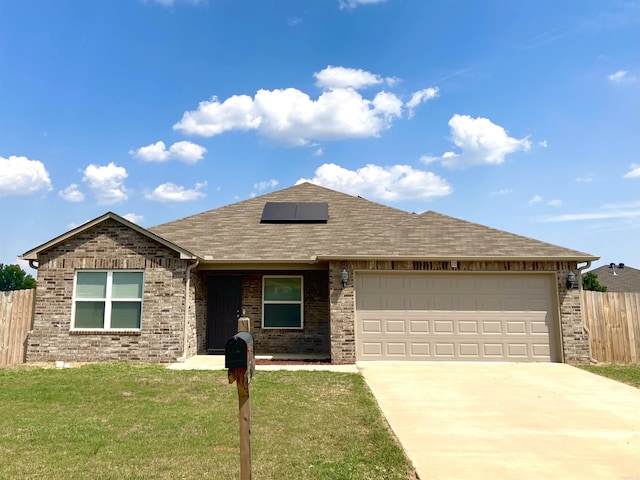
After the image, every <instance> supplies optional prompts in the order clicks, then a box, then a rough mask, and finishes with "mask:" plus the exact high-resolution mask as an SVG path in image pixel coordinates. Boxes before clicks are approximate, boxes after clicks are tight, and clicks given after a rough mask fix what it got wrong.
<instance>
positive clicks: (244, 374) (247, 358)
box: [224, 332, 255, 480]
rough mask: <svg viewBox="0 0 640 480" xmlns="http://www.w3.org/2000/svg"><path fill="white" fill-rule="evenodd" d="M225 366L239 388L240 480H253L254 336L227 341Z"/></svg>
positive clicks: (232, 338) (244, 334)
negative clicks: (251, 383)
mask: <svg viewBox="0 0 640 480" xmlns="http://www.w3.org/2000/svg"><path fill="white" fill-rule="evenodd" d="M224 354H225V360H224V366H225V368H228V369H229V371H228V377H229V383H233V382H236V385H237V387H238V424H239V426H240V480H251V395H250V391H249V383H250V382H251V378H252V377H253V372H254V370H255V354H254V351H253V336H252V335H251V334H250V333H249V332H238V333H237V334H236V335H234V336H233V337H231V338H230V339H229V340H227V343H226V345H225V348H224Z"/></svg>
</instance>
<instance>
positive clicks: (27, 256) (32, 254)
mask: <svg viewBox="0 0 640 480" xmlns="http://www.w3.org/2000/svg"><path fill="white" fill-rule="evenodd" d="M107 220H114V221H116V222H118V223H121V224H123V225H125V226H126V227H128V228H130V229H132V230H134V231H136V232H138V233H139V234H141V235H143V236H145V237H147V238H149V239H151V240H154V241H156V242H158V243H161V244H162V245H164V246H165V247H168V248H170V249H171V250H174V251H175V252H177V253H179V254H180V258H181V259H196V258H197V256H196V255H194V254H193V253H191V252H189V251H188V250H185V249H184V248H182V247H180V246H178V245H176V244H175V243H173V242H171V241H168V240H166V239H164V238H162V237H160V236H158V235H157V234H155V233H152V232H150V231H149V230H147V229H145V228H143V227H141V226H140V225H137V224H135V223H133V222H130V221H129V220H127V219H126V218H123V217H121V216H120V215H117V214H115V213H113V212H107V213H105V214H104V215H101V216H99V217H97V218H94V219H93V220H90V221H88V222H87V223H85V224H83V225H80V226H79V227H77V228H74V229H73V230H69V231H68V232H66V233H63V234H62V235H59V236H57V237H55V238H54V239H52V240H49V241H48V242H45V243H43V244H42V245H40V246H38V247H36V248H34V249H31V250H29V251H28V252H25V253H24V254H22V255H21V256H20V258H22V259H23V260H30V261H34V260H36V261H37V260H38V255H39V254H40V253H41V252H44V251H45V250H48V249H50V248H52V247H55V246H56V245H58V244H60V243H62V242H64V241H66V240H68V239H70V238H71V237H74V236H76V235H78V234H80V233H83V232H86V231H87V230H89V229H91V228H93V227H95V226H96V225H100V224H101V223H103V222H105V221H107Z"/></svg>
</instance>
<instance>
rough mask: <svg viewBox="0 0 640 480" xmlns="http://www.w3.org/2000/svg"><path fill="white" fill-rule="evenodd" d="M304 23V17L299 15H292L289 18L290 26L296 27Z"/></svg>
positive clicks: (288, 23)
mask: <svg viewBox="0 0 640 480" xmlns="http://www.w3.org/2000/svg"><path fill="white" fill-rule="evenodd" d="M301 23H302V19H301V18H298V17H291V18H288V19H287V25H289V26H290V27H295V26H296V25H300V24H301Z"/></svg>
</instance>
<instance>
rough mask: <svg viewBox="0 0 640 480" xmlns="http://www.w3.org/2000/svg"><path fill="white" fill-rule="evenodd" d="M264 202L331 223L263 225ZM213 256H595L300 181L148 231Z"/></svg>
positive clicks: (299, 258) (256, 258)
mask: <svg viewBox="0 0 640 480" xmlns="http://www.w3.org/2000/svg"><path fill="white" fill-rule="evenodd" d="M266 202H327V203H328V205H329V219H328V221H327V222H326V223H284V224H283V223H275V224H273V223H261V222H260V219H261V216H262V211H263V208H264V205H265V203H266ZM149 230H150V231H151V232H153V233H154V234H156V235H159V236H161V237H162V238H165V239H167V240H169V241H170V242H173V243H175V244H177V245H180V246H181V247H182V248H185V249H187V250H188V251H190V252H194V253H195V254H197V255H198V257H200V258H201V259H203V260H205V261H212V262H313V261H316V260H322V259H350V258H352V259H355V258H363V259H364V258H369V259H373V258H377V259H415V260H436V259H457V260H464V259H474V260H480V259H501V260H506V259H519V260H525V259H535V260H544V259H554V260H575V261H588V260H596V259H597V257H593V256H592V255H589V254H587V253H583V252H578V251H575V250H570V249H567V248H563V247H559V246H557V245H551V244H549V243H545V242H541V241H538V240H534V239H531V238H527V237H522V236H519V235H514V234H512V233H508V232H504V231H501V230H496V229H493V228H489V227H485V226H482V225H478V224H475V223H471V222H467V221H464V220H459V219H456V218H452V217H448V216H446V215H442V214H439V213H436V212H431V211H429V212H425V213H423V214H421V215H416V214H413V213H409V212H405V211H403V210H398V209H396V208H392V207H388V206H385V205H381V204H378V203H375V202H371V201H369V200H365V199H363V198H361V197H355V196H352V195H347V194H344V193H340V192H337V191H334V190H330V189H328V188H324V187H320V186H317V185H313V184H311V183H302V184H299V185H296V186H293V187H289V188H285V189H283V190H279V191H277V192H273V193H269V194H266V195H262V196H259V197H254V198H251V199H249V200H245V201H242V202H238V203H235V204H232V205H227V206H224V207H221V208H217V209H215V210H209V211H207V212H204V213H200V214H197V215H193V216H190V217H186V218H183V219H181V220H176V221H174V222H170V223H166V224H163V225H158V226H156V227H153V228H150V229H149Z"/></svg>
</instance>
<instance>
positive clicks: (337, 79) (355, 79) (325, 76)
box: [313, 65, 391, 90]
mask: <svg viewBox="0 0 640 480" xmlns="http://www.w3.org/2000/svg"><path fill="white" fill-rule="evenodd" d="M313 76H314V77H316V85H317V86H318V87H320V88H326V89H329V90H333V89H335V88H353V89H355V90H359V89H361V88H366V87H371V86H373V85H379V84H381V83H383V82H384V81H385V80H384V79H383V78H382V77H381V76H380V75H377V74H375V73H371V72H367V71H365V70H362V69H359V68H358V69H356V68H347V67H334V66H333V65H329V66H328V67H327V68H325V69H323V70H320V71H319V72H315V73H314V74H313ZM390 80H391V79H390Z"/></svg>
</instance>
